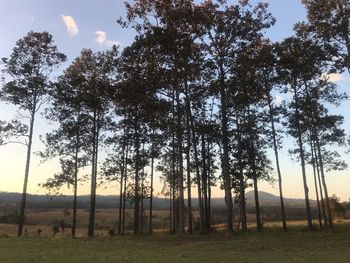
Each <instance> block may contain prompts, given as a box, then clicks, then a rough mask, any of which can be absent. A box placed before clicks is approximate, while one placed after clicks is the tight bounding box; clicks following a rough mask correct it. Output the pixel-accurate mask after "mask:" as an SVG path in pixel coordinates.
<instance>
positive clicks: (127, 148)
mask: <svg viewBox="0 0 350 263" xmlns="http://www.w3.org/2000/svg"><path fill="white" fill-rule="evenodd" d="M128 155H129V143H127V145H126V153H125V168H124V191H123V223H122V236H124V232H125V206H126V190H127V189H126V183H127V178H128Z"/></svg>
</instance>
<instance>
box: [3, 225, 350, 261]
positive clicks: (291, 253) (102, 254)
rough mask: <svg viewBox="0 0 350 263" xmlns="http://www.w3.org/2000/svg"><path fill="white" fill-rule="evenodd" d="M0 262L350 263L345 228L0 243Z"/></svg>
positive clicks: (349, 238) (349, 235) (348, 228)
mask: <svg viewBox="0 0 350 263" xmlns="http://www.w3.org/2000/svg"><path fill="white" fill-rule="evenodd" d="M0 262H6V263H12V262H13V263H15V262H50V263H55V262H65V263H69V262H72V263H73V262H74V263H80V262H84V263H88V262H93V263H99V262H101V263H102V262H103V263H109V262H133V263H134V262H152V263H153V262H191V263H192V262H220V263H221V262H269V263H270V262H332V263H334V262H350V225H348V224H338V225H336V227H335V228H334V230H320V229H316V230H314V231H311V232H310V231H308V230H307V229H306V228H304V227H300V226H295V227H292V228H290V229H289V231H288V232H286V233H284V232H283V231H282V230H281V229H280V228H268V229H265V230H264V231H263V232H261V233H257V232H256V231H254V230H249V231H248V232H247V233H241V232H235V233H234V234H232V235H227V234H225V233H223V232H216V233H214V234H212V235H210V236H207V235H199V234H195V235H193V236H189V235H185V236H177V235H169V234H165V233H157V234H155V235H154V236H138V237H134V236H125V237H113V238H110V237H98V238H95V239H93V240H91V239H87V238H78V239H71V238H68V237H63V238H62V237H58V236H57V237H23V238H15V237H6V236H4V237H3V238H0Z"/></svg>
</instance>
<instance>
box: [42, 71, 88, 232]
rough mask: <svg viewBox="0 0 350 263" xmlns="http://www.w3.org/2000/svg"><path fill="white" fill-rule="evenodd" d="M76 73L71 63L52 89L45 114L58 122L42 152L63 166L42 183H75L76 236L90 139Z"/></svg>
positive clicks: (49, 185)
mask: <svg viewBox="0 0 350 263" xmlns="http://www.w3.org/2000/svg"><path fill="white" fill-rule="evenodd" d="M76 74H77V75H78V76H79V74H78V72H77V68H76V67H75V66H74V64H73V65H71V66H69V67H68V68H67V69H66V70H65V71H64V74H63V75H62V76H61V77H60V79H59V83H57V85H56V86H55V88H54V90H53V91H52V97H51V106H50V107H49V108H48V109H47V110H46V112H45V113H46V114H45V115H46V118H47V119H48V120H51V121H54V122H56V123H58V125H59V126H58V128H57V129H55V130H54V131H52V132H50V133H47V134H46V136H45V137H44V138H43V139H42V140H43V142H44V144H45V146H46V149H45V150H44V151H42V152H40V156H41V157H42V158H43V159H44V160H47V159H52V158H54V157H59V158H60V163H61V169H62V173H60V174H56V175H54V178H50V179H49V180H47V182H46V183H45V184H43V187H46V188H49V189H52V188H56V189H57V190H59V188H61V187H62V186H63V185H64V184H66V183H67V184H68V185H72V186H73V195H74V198H73V218H72V235H73V237H74V236H75V232H76V217H77V192H78V182H79V181H81V180H80V179H79V178H78V174H79V169H80V168H83V167H84V166H86V165H87V163H88V154H89V152H90V151H89V148H90V143H91V140H90V139H89V136H88V135H89V128H88V127H89V116H88V114H87V112H86V109H85V108H84V107H83V103H84V97H85V94H84V93H83V91H84V90H83V88H82V85H84V79H83V78H79V77H77V75H76ZM69 169H71V170H69Z"/></svg>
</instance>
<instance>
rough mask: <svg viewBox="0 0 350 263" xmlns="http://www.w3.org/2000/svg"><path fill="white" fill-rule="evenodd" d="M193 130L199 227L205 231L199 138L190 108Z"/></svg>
mask: <svg viewBox="0 0 350 263" xmlns="http://www.w3.org/2000/svg"><path fill="white" fill-rule="evenodd" d="M189 114H190V122H191V130H192V140H193V150H194V162H195V167H196V181H197V194H198V209H199V229H200V232H201V233H203V230H204V211H203V205H202V186H201V176H200V172H199V159H198V149H197V138H196V131H195V129H194V122H193V117H192V113H191V110H189Z"/></svg>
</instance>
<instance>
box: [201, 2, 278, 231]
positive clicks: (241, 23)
mask: <svg viewBox="0 0 350 263" xmlns="http://www.w3.org/2000/svg"><path fill="white" fill-rule="evenodd" d="M225 2H226V1H206V2H205V3H203V4H202V5H199V6H198V8H197V10H196V11H198V12H199V13H200V14H201V15H202V19H203V20H202V21H201V23H200V25H199V28H198V32H199V38H200V39H202V40H203V42H202V43H203V45H202V48H203V49H204V51H205V52H206V56H207V57H208V61H209V63H210V64H209V65H211V68H212V71H211V72H212V84H213V85H212V89H213V91H214V92H215V95H216V96H217V97H218V98H219V101H220V103H219V105H218V106H219V109H220V122H221V124H220V125H221V135H220V137H221V148H222V162H221V166H222V178H223V185H224V189H225V200H226V207H227V222H226V226H227V231H228V232H232V231H233V225H232V220H233V208H232V193H231V191H232V189H231V187H232V184H231V177H230V154H229V152H230V148H229V133H230V132H229V130H230V129H229V122H230V109H231V108H230V105H231V104H230V101H229V100H228V94H232V93H233V94H234V93H235V87H232V86H230V85H229V84H228V83H229V82H228V80H229V79H230V72H229V71H230V70H231V68H232V66H233V65H234V64H235V60H236V58H237V55H238V54H239V53H240V52H241V49H242V48H243V47H244V46H245V45H247V44H248V43H250V42H254V41H255V39H256V38H259V37H260V36H261V31H262V30H263V29H266V28H269V27H270V26H272V25H273V24H274V18H273V17H272V15H271V14H270V13H268V12H267V7H268V4H262V3H259V4H258V5H257V6H256V7H252V6H250V5H249V4H248V2H247V1H241V2H240V3H239V4H237V5H227V4H226V3H225ZM242 191H243V190H242ZM241 198H242V200H241V201H243V202H242V203H244V200H243V199H244V195H241Z"/></svg>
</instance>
